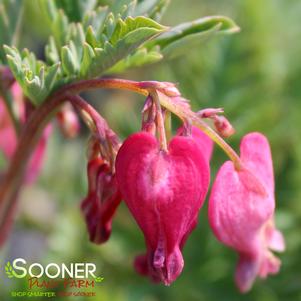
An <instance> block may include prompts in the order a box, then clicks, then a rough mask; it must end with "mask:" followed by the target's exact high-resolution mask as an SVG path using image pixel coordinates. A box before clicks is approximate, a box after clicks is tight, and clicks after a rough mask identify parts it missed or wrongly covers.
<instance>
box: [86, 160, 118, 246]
mask: <svg viewBox="0 0 301 301" xmlns="http://www.w3.org/2000/svg"><path fill="white" fill-rule="evenodd" d="M87 173H88V195H87V197H86V198H85V199H84V200H83V201H82V203H81V210H82V213H83V215H84V218H85V221H86V224H87V228H88V233H89V237H90V241H92V242H94V243H96V244H101V243H104V242H106V241H107V240H108V239H109V237H110V234H111V231H112V219H113V216H114V213H115V211H116V209H117V207H118V206H119V204H120V202H121V195H120V193H119V191H118V189H117V185H116V179H115V175H113V174H112V172H111V169H110V167H109V165H108V164H107V163H105V162H104V161H103V160H102V159H101V158H100V157H97V158H94V159H91V160H90V161H89V163H88V168H87Z"/></svg>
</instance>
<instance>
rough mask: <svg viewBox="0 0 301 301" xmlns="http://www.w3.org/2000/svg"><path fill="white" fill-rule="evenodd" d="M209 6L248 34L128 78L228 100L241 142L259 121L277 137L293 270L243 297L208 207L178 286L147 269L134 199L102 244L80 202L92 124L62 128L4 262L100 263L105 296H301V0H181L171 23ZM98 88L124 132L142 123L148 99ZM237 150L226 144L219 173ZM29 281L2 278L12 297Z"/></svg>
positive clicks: (105, 109) (199, 100) (174, 4)
mask: <svg viewBox="0 0 301 301" xmlns="http://www.w3.org/2000/svg"><path fill="white" fill-rule="evenodd" d="M34 2H35V1H26V12H25V22H24V29H23V36H22V46H26V47H28V48H30V49H34V50H35V51H37V52H38V53H40V54H41V53H42V52H43V44H44V42H45V39H46V38H47V28H44V27H43V20H42V19H41V18H40V14H39V12H38V11H37V10H36V7H35V5H34ZM207 15H226V16H229V17H231V18H233V19H234V20H235V21H236V22H237V24H238V25H239V26H240V27H241V32H240V33H238V34H236V35H232V36H226V37H215V38H214V39H211V40H210V41H209V42H206V43H205V44H201V43H200V45H199V47H196V48H195V49H187V53H186V55H185V56H183V57H181V58H178V59H176V60H173V61H166V62H164V63H162V62H161V63H159V64H157V65H151V66H148V67H145V68H142V69H136V70H132V71H130V72H128V73H126V74H122V75H119V76H122V77H125V78H130V79H135V80H162V81H172V82H177V83H179V88H180V90H181V91H182V93H183V95H184V96H185V97H187V98H189V99H190V100H191V101H192V107H193V108H194V109H195V110H199V109H201V108H205V107H223V108H224V109H225V113H226V116H227V117H228V118H229V119H230V120H231V122H232V123H233V124H234V126H235V128H236V130H237V133H236V134H235V135H234V136H233V137H232V138H231V139H229V142H230V143H231V144H232V145H233V146H234V147H235V148H236V149H237V146H238V144H239V140H240V138H241V137H242V136H243V135H244V134H246V133H248V132H250V131H261V132H263V133H264V134H265V135H267V136H268V138H269V139H270V141H271V146H272V152H273V157H274V169H275V177H276V199H277V207H278V209H277V212H276V223H277V226H278V227H279V228H280V229H281V230H282V231H283V232H284V234H285V237H286V242H287V251H286V252H285V253H284V254H281V255H280V258H281V260H282V268H281V272H280V273H279V274H278V275H276V276H272V277H269V278H268V279H267V280H265V281H262V280H258V281H257V282H256V283H255V285H254V288H253V289H252V291H251V292H250V293H248V294H246V295H240V294H239V293H238V291H237V289H236V288H235V286H234V282H233V272H234V269H235V264H236V255H235V254H234V252H232V251H231V250H229V249H227V248H226V247H224V246H223V245H221V244H220V243H219V242H218V241H217V240H216V239H215V237H214V236H213V234H212V233H211V231H210V229H209V226H208V221H207V205H205V206H204V208H203V209H202V211H201V214H200V217H199V225H198V227H197V229H196V230H195V231H194V232H193V234H192V235H191V237H190V238H189V240H188V242H187V244H186V247H185V248H184V259H185V268H184V270H183V273H182V274H181V276H180V277H179V278H178V280H177V281H176V282H175V283H173V284H172V285H171V286H170V287H164V286H163V285H155V284H152V283H150V282H149V280H148V279H146V278H142V277H140V276H138V275H137V274H136V273H135V271H134V269H133V267H132V262H133V259H134V257H135V255H137V254H140V253H142V252H143V251H144V241H143V236H142V234H141V232H140V230H139V229H138V227H137V226H136V224H135V222H134V220H133V218H132V217H131V215H130V213H129V211H128V210H127V208H126V206H125V205H124V204H122V206H121V208H120V209H119V210H118V212H117V215H116V218H115V220H114V224H113V233H112V236H111V239H110V240H109V242H108V243H107V244H105V245H102V246H96V245H93V244H91V243H90V242H89V241H88V235H87V233H86V228H85V224H84V222H83V219H82V218H81V215H80V211H79V202H80V200H81V199H82V198H83V197H84V196H85V194H86V191H87V187H86V166H85V164H86V158H85V152H86V142H87V139H88V132H87V131H86V129H85V128H84V127H83V128H82V131H81V134H80V137H78V138H77V139H75V140H69V141H67V140H66V139H65V138H63V137H62V136H61V134H60V133H59V131H58V130H57V128H56V129H55V131H54V134H53V135H52V137H51V140H50V143H49V147H48V155H47V159H46V160H45V166H44V169H43V173H42V175H41V177H40V179H39V181H38V183H36V184H35V185H34V186H31V187H26V188H25V189H24V190H23V193H22V195H21V206H20V209H19V216H18V220H17V223H16V225H15V227H14V231H13V234H12V236H11V238H10V241H9V243H8V244H7V246H6V247H5V249H4V250H3V251H1V262H3V261H5V260H7V259H9V258H16V257H23V258H26V259H28V261H33V262H34V261H41V262H43V263H48V262H57V263H59V262H64V263H68V262H94V263H96V264H97V267H98V271H99V272H100V274H101V275H102V276H103V277H104V278H105V279H104V281H103V282H102V283H101V284H99V285H97V287H96V289H95V291H96V293H97V300H101V301H107V300H108V301H115V300H116V301H117V300H118V301H119V300H120V301H125V300H126V301H136V300H137V301H138V300H139V301H156V300H174V301H180V300H192V301H193V300H198V301H203V300H212V301H215V300H231V301H234V300H258V301H259V300H260V301H276V300H281V301H286V300H294V301H295V300H300V301H301V259H300V257H301V234H300V233H301V202H300V197H301V171H300V170H301V139H300V137H301V135H300V129H301V121H300V120H301V102H300V98H301V84H300V79H301V29H300V15H301V1H299V0H290V1H281V0H265V1H262V0H243V1H242V0H227V1H217V0H203V1H198V0H195V1H193V0H187V1H180V0H173V1H171V5H170V7H169V9H168V10H167V12H166V14H165V17H164V18H163V20H162V22H161V23H162V24H164V25H175V24H177V23H181V22H184V21H189V20H193V19H196V18H199V17H202V16H207ZM26 18H30V20H31V21H32V22H26V20H27V19H26ZM86 98H87V99H89V100H90V101H91V103H93V105H95V107H97V108H98V110H99V111H100V112H101V113H102V115H103V116H105V117H106V118H107V119H108V120H109V123H110V125H111V126H112V128H113V129H114V130H115V131H117V132H118V133H119V134H120V135H121V136H122V137H126V136H127V135H128V134H130V133H132V132H134V131H137V130H138V129H139V127H140V115H139V114H140V110H141V108H142V104H143V102H142V101H143V99H142V98H141V97H137V96H136V95H133V94H131V93H124V92H118V91H117V92H116V91H105V92H103V91H102V92H101V91H99V92H97V93H96V92H95V93H91V94H87V95H86ZM226 159H227V158H226V157H225V155H224V154H223V152H222V151H221V150H220V149H218V148H217V147H216V148H215V152H214V156H213V159H212V179H214V175H215V173H216V171H217V169H218V167H219V166H220V164H221V163H222V162H223V161H225V160H226ZM22 288H26V283H25V282H24V283H23V282H22V281H21V280H18V281H11V280H9V281H6V282H5V288H4V285H3V284H1V291H0V296H1V300H10V299H9V297H8V296H9V294H10V291H12V290H18V289H20V290H22ZM19 299H20V298H19ZM87 299H88V300H91V299H93V298H87ZM77 300H85V299H81V298H80V297H78V298H77ZM95 300H96V299H95Z"/></svg>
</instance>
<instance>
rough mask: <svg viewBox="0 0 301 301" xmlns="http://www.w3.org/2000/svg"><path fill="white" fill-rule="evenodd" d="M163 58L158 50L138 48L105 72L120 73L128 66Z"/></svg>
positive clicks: (132, 66)
mask: <svg viewBox="0 0 301 301" xmlns="http://www.w3.org/2000/svg"><path fill="white" fill-rule="evenodd" d="M162 58H163V56H162V54H161V53H160V52H159V51H158V50H155V49H154V50H150V51H149V50H147V49H146V48H139V49H138V50H137V51H136V52H135V53H134V54H132V55H129V56H127V57H126V58H125V59H123V60H121V61H119V62H118V63H117V64H116V65H114V66H113V67H112V68H111V69H110V70H109V71H108V72H107V73H121V72H123V71H125V70H126V69H129V68H135V67H141V66H143V65H146V64H153V63H156V62H158V61H160V60H161V59H162Z"/></svg>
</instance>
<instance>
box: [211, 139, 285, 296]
mask: <svg viewBox="0 0 301 301" xmlns="http://www.w3.org/2000/svg"><path fill="white" fill-rule="evenodd" d="M240 158H241V161H242V163H243V165H244V168H243V169H242V170H235V168H234V165H233V163H232V162H230V161H227V162H226V163H224V164H223V166H222V167H221V168H220V170H219V172H218V174H217V177H216V180H215V182H214V185H213V188H212V192H211V196H210V199H209V222H210V225H211V228H212V230H213V232H214V234H215V235H216V237H217V238H218V240H220V241H221V242H222V243H224V244H226V245H227V246H229V247H231V248H233V249H234V250H236V251H237V252H238V255H239V260H238V264H237V267H236V273H235V281H236V284H237V286H238V288H239V289H240V291H241V292H246V291H248V290H249V289H250V288H251V287H252V284H253V282H254V281H255V279H256V277H257V276H259V277H260V278H265V277H267V276H268V274H275V273H277V272H278V270H279V268H280V263H281V262H280V260H279V259H278V258H277V257H276V256H275V255H274V254H273V253H272V251H283V250H284V248H285V244H284V239H283V236H282V234H281V232H280V231H278V230H277V229H276V228H275V224H274V209H275V198H274V175H273V165H272V157H271V151H270V146H269V143H268V141H267V139H266V138H265V137H264V136H263V135H262V134H260V133H251V134H248V135H246V136H245V137H244V138H243V139H242V141H241V145H240Z"/></svg>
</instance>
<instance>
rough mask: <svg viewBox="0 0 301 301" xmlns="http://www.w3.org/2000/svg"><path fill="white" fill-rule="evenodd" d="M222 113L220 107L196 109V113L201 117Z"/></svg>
mask: <svg viewBox="0 0 301 301" xmlns="http://www.w3.org/2000/svg"><path fill="white" fill-rule="evenodd" d="M222 113H224V110H223V109H222V108H210V109H204V110H201V111H198V112H197V114H198V116H199V117H201V118H214V117H215V116H216V115H218V114H222Z"/></svg>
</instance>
